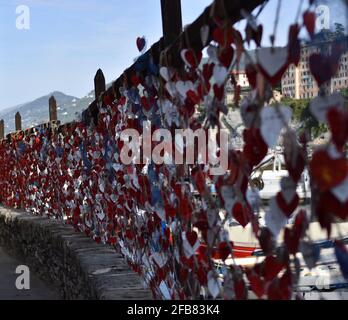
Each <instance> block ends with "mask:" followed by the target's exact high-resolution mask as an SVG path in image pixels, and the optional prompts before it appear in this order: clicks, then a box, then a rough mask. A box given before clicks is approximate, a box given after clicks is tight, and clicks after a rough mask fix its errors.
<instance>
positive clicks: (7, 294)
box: [0, 248, 60, 300]
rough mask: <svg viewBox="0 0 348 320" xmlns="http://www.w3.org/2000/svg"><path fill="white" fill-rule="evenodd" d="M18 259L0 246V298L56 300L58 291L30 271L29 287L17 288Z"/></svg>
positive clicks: (19, 263)
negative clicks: (27, 288) (25, 288)
mask: <svg viewBox="0 0 348 320" xmlns="http://www.w3.org/2000/svg"><path fill="white" fill-rule="evenodd" d="M22 264H23V263H21V262H20V261H19V260H17V259H15V258H13V257H10V256H9V255H8V254H7V253H6V252H5V251H4V250H3V249H2V248H0V300H58V299H60V297H59V294H58V292H57V291H56V290H55V289H52V288H50V287H49V286H48V285H47V284H45V283H44V282H42V280H40V279H38V278H37V277H36V276H35V274H33V273H30V289H29V290H18V289H17V288H16V285H15V283H16V279H17V277H18V276H20V274H16V273H15V270H16V268H17V266H19V265H22Z"/></svg>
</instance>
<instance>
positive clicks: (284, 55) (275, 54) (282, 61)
mask: <svg viewBox="0 0 348 320" xmlns="http://www.w3.org/2000/svg"><path fill="white" fill-rule="evenodd" d="M256 55H257V62H258V64H259V66H260V67H261V69H262V71H264V73H266V74H267V75H268V76H269V77H270V78H272V77H274V76H276V74H277V73H278V72H279V71H280V70H282V69H283V68H284V66H286V65H287V62H288V48H287V47H284V48H272V47H269V48H260V49H258V51H257V53H256ZM284 71H285V70H284Z"/></svg>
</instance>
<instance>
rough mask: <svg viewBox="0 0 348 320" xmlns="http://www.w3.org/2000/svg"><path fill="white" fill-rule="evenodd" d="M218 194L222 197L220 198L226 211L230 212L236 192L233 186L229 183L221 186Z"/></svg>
mask: <svg viewBox="0 0 348 320" xmlns="http://www.w3.org/2000/svg"><path fill="white" fill-rule="evenodd" d="M220 194H221V197H222V200H223V201H224V206H225V209H226V212H227V213H231V212H232V208H233V206H234V204H235V202H236V200H235V197H236V192H235V189H234V187H233V186H230V185H224V186H222V187H221V190H220Z"/></svg>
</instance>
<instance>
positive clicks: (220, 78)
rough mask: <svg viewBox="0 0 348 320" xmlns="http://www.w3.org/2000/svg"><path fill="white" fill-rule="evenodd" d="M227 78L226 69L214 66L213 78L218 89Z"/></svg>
mask: <svg viewBox="0 0 348 320" xmlns="http://www.w3.org/2000/svg"><path fill="white" fill-rule="evenodd" d="M227 76H228V72H227V69H226V68H225V67H224V66H219V65H215V66H214V70H213V77H214V79H215V82H216V84H217V85H218V86H219V87H220V86H222V85H223V84H224V83H225V81H226V78H227Z"/></svg>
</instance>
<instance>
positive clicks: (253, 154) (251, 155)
mask: <svg viewBox="0 0 348 320" xmlns="http://www.w3.org/2000/svg"><path fill="white" fill-rule="evenodd" d="M243 138H244V141H245V145H244V148H243V154H244V156H245V157H246V159H247V160H248V161H249V162H250V165H251V166H256V165H257V164H259V163H260V162H261V161H262V159H263V158H264V157H265V156H266V154H267V151H268V147H267V145H266V143H265V141H264V140H263V138H262V135H261V133H260V130H259V129H258V128H255V127H251V128H250V129H245V130H244V131H243Z"/></svg>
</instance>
